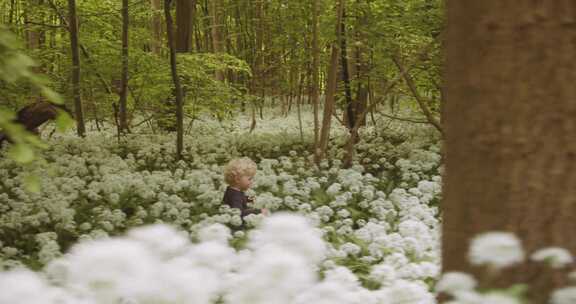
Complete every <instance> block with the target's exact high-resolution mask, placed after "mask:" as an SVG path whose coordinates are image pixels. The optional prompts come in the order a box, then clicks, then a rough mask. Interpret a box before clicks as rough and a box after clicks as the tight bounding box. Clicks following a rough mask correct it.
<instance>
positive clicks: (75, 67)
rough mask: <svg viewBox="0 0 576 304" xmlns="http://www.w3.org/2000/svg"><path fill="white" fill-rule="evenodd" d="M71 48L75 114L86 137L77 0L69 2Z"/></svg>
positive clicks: (79, 129)
mask: <svg viewBox="0 0 576 304" xmlns="http://www.w3.org/2000/svg"><path fill="white" fill-rule="evenodd" d="M68 11H69V19H70V22H69V26H70V47H71V49H72V92H73V94H74V112H75V117H76V130H77V133H78V135H79V136H82V137H84V135H85V134H86V126H85V124H84V111H83V110H82V100H81V98H80V56H79V54H78V22H77V19H76V0H68Z"/></svg>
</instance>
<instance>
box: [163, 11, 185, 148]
mask: <svg viewBox="0 0 576 304" xmlns="http://www.w3.org/2000/svg"><path fill="white" fill-rule="evenodd" d="M171 4H172V0H164V15H165V18H166V32H167V34H168V48H169V49H170V71H171V74H172V81H173V82H174V90H175V91H176V92H175V93H176V94H175V95H176V158H177V159H182V150H183V149H184V104H183V96H182V87H181V86H180V78H178V69H177V64H176V46H175V43H174V29H173V24H172V15H171V13H170V7H171Z"/></svg>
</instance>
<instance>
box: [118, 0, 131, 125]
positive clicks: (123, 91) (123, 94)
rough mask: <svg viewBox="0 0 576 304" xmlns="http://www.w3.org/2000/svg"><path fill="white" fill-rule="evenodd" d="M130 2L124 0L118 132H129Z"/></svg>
mask: <svg viewBox="0 0 576 304" xmlns="http://www.w3.org/2000/svg"><path fill="white" fill-rule="evenodd" d="M128 25H129V20H128V0H122V75H121V80H120V102H119V103H120V109H119V117H118V120H119V124H118V131H120V133H122V132H126V131H128V118H127V114H126V113H127V110H126V108H127V97H128Z"/></svg>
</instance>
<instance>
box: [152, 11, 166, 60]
mask: <svg viewBox="0 0 576 304" xmlns="http://www.w3.org/2000/svg"><path fill="white" fill-rule="evenodd" d="M150 4H151V6H152V10H153V11H154V12H153V15H152V37H153V41H152V52H153V53H154V54H160V50H162V36H163V35H162V12H161V11H160V10H161V9H162V2H161V0H151V2H150Z"/></svg>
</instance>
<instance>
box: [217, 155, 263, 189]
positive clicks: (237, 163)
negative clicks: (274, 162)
mask: <svg viewBox="0 0 576 304" xmlns="http://www.w3.org/2000/svg"><path fill="white" fill-rule="evenodd" d="M256 170H257V166H256V163H255V162H254V161H253V160H251V159H250V158H248V157H242V158H236V159H233V160H231V161H230V162H228V164H227V165H226V166H225V167H224V181H225V182H226V183H227V184H228V185H233V184H234V183H235V182H236V178H237V177H240V176H254V175H256Z"/></svg>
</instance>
